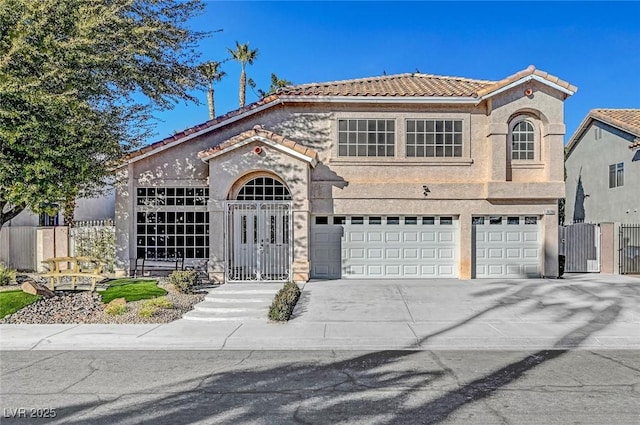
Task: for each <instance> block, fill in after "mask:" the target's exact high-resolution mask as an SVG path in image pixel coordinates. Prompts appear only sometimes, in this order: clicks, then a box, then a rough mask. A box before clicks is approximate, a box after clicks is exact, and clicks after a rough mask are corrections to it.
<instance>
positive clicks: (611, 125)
mask: <svg viewBox="0 0 640 425" xmlns="http://www.w3.org/2000/svg"><path fill="white" fill-rule="evenodd" d="M565 167H566V172H567V179H566V190H567V196H566V199H567V200H566V207H565V217H566V219H565V221H566V223H578V222H588V223H604V222H612V223H613V222H619V223H640V189H638V182H640V109H593V110H592V111H590V112H589V114H588V115H587V116H586V118H585V119H584V120H583V121H582V123H581V124H580V126H579V127H578V129H577V130H576V132H575V133H574V134H573V136H571V139H570V140H569V143H568V145H567V158H566V165H565Z"/></svg>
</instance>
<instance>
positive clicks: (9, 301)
mask: <svg viewBox="0 0 640 425" xmlns="http://www.w3.org/2000/svg"><path fill="white" fill-rule="evenodd" d="M40 298H42V297H41V296H40V295H31V294H27V293H26V292H22V290H21V289H16V290H15V291H0V319H1V318H3V317H4V316H7V315H9V314H13V313H15V312H16V311H18V310H20V309H21V308H23V307H26V306H28V305H29V304H31V303H33V302H36V301H38V300H39V299H40Z"/></svg>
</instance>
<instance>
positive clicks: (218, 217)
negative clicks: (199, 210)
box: [207, 199, 226, 283]
mask: <svg viewBox="0 0 640 425" xmlns="http://www.w3.org/2000/svg"><path fill="white" fill-rule="evenodd" d="M208 211H209V262H208V264H207V273H208V274H209V279H211V280H213V281H214V282H219V283H221V282H224V281H225V273H224V272H225V270H224V263H225V258H224V244H225V234H226V232H225V228H224V214H225V210H224V201H223V200H219V199H210V200H209V204H208Z"/></svg>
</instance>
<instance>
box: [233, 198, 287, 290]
mask: <svg viewBox="0 0 640 425" xmlns="http://www.w3.org/2000/svg"><path fill="white" fill-rule="evenodd" d="M291 222H292V220H291V203H290V202H282V201H276V202H253V201H234V202H227V203H226V205H225V229H227V232H226V236H227V237H226V247H225V268H226V278H227V280H228V281H236V282H243V281H244V282H255V281H262V282H269V281H276V282H282V281H289V280H291V263H292V244H291V242H292V240H291V235H292V234H293V232H292V223H291Z"/></svg>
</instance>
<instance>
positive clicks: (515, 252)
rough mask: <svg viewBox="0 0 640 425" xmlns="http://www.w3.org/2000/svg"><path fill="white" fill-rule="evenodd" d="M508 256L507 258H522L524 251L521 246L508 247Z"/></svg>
mask: <svg viewBox="0 0 640 425" xmlns="http://www.w3.org/2000/svg"><path fill="white" fill-rule="evenodd" d="M506 257H507V258H515V259H518V258H521V257H522V251H521V250H520V249H519V248H507V249H506Z"/></svg>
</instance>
